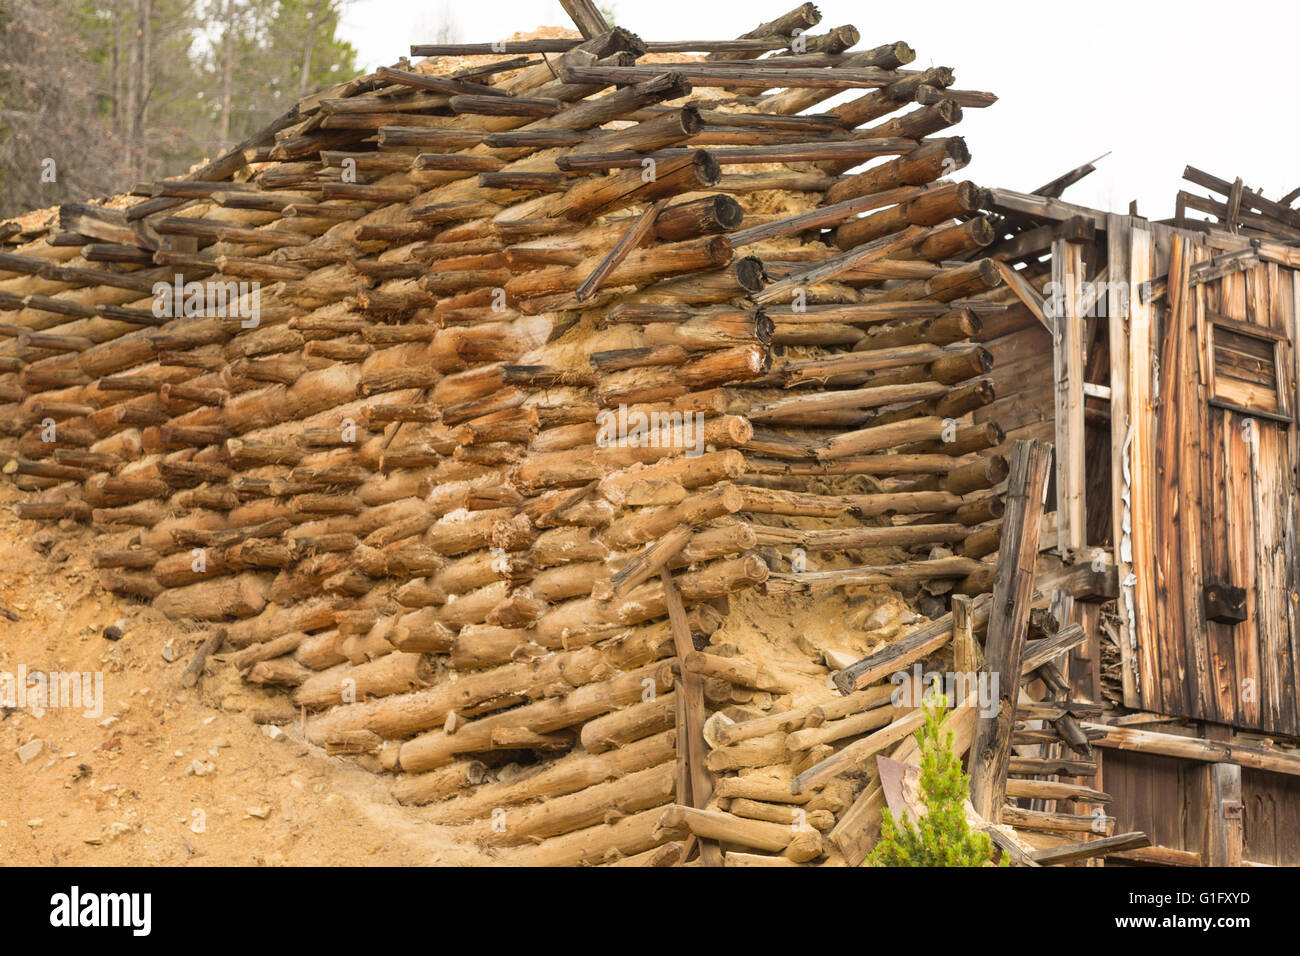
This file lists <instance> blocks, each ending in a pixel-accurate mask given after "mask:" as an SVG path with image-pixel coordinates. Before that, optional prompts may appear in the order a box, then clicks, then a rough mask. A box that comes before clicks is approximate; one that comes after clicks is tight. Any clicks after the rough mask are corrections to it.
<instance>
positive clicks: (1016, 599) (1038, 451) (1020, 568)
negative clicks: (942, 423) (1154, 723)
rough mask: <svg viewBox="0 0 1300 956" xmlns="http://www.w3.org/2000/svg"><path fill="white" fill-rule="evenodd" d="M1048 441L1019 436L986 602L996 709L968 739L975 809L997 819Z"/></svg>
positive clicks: (1035, 559)
mask: <svg viewBox="0 0 1300 956" xmlns="http://www.w3.org/2000/svg"><path fill="white" fill-rule="evenodd" d="M1047 461H1048V452H1047V446H1046V445H1045V444H1043V443H1042V442H1040V441H1038V440H1037V439H1034V440H1032V441H1017V442H1016V443H1015V445H1014V447H1013V450H1012V453H1011V474H1010V476H1009V477H1008V479H1007V494H1006V501H1007V510H1006V514H1005V516H1004V517H1003V519H1002V544H1001V547H1000V548H999V551H998V564H997V577H996V579H995V580H996V583H995V584H994V587H993V600H992V602H991V604H990V606H989V623H988V637H987V639H986V640H985V644H984V655H985V660H986V663H985V666H984V671H985V672H986V673H987V674H989V675H990V679H991V680H996V681H997V685H996V686H997V688H998V713H997V714H996V716H993V717H983V716H981V717H980V719H979V721H978V723H977V724H976V726H975V739H974V742H973V743H972V745H971V760H970V762H971V803H972V805H973V806H974V807H975V812H976V813H978V814H979V815H980V816H982V817H983V818H984V819H985V820H988V821H989V822H990V823H998V822H999V821H1000V820H1001V816H1002V805H1003V804H1004V803H1005V802H1006V800H1005V793H1006V781H1007V767H1008V765H1009V763H1010V760H1011V736H1012V730H1013V728H1014V726H1015V719H1016V697H1017V695H1018V694H1019V691H1020V680H1019V677H1020V669H1021V663H1022V660H1023V656H1024V650H1025V640H1026V637H1027V636H1028V632H1029V611H1030V607H1031V605H1032V603H1033V594H1034V574H1035V571H1036V568H1037V564H1038V535H1039V532H1040V530H1041V528H1042V516H1043V497H1044V495H1045V494H1046V492H1047Z"/></svg>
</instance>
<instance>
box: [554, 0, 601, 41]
mask: <svg viewBox="0 0 1300 956" xmlns="http://www.w3.org/2000/svg"><path fill="white" fill-rule="evenodd" d="M560 6H562V7H564V12H565V13H567V14H568V15H569V18H570V19H571V20H572V21H573V22H574V24H575V25H576V26H577V28H578V31H579V32H580V33H581V34H582V38H583V39H584V40H590V39H591V38H592V37H597V36H600V35H601V34H602V33H604V32H605V31H606V30H608V29H609V24H608V23H606V22H605V16H604V14H602V13H601V12H600V8H599V7H597V6H596V4H594V3H593V2H592V0H560Z"/></svg>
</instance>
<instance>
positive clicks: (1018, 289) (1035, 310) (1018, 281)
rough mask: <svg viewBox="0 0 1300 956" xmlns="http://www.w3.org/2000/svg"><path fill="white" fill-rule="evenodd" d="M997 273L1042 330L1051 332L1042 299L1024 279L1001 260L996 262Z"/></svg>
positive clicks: (1050, 323)
mask: <svg viewBox="0 0 1300 956" xmlns="http://www.w3.org/2000/svg"><path fill="white" fill-rule="evenodd" d="M998 272H1000V273H1001V274H1002V281H1003V282H1005V283H1006V284H1007V285H1008V286H1010V287H1011V291H1012V292H1014V293H1015V294H1016V297H1017V298H1018V299H1020V301H1021V302H1023V303H1024V304H1025V308H1027V309H1028V310H1029V312H1030V314H1031V315H1033V317H1034V318H1036V319H1037V320H1038V321H1039V322H1040V323H1042V326H1043V328H1045V329H1047V331H1048V332H1051V331H1053V328H1052V322H1051V320H1049V319H1048V317H1047V308H1046V306H1045V304H1044V302H1043V297H1042V296H1041V295H1039V294H1038V292H1037V291H1036V290H1035V289H1034V287H1033V286H1031V285H1030V284H1029V282H1028V281H1027V280H1026V279H1025V277H1024V276H1023V275H1021V274H1020V272H1019V271H1018V270H1016V269H1015V268H1014V267H1012V266H1009V265H1007V264H1006V263H1005V262H1002V261H1001V260H998Z"/></svg>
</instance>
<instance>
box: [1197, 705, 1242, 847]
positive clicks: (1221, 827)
mask: <svg viewBox="0 0 1300 956" xmlns="http://www.w3.org/2000/svg"><path fill="white" fill-rule="evenodd" d="M1201 732H1202V733H1203V734H1204V735H1205V738H1206V739H1207V740H1217V741H1221V742H1222V743H1225V744H1229V745H1231V743H1232V737H1233V732H1232V730H1230V729H1229V728H1227V727H1224V726H1221V725H1217V724H1201ZM1205 794H1206V797H1207V803H1208V805H1207V806H1206V808H1205V839H1204V841H1203V843H1202V844H1201V845H1202V847H1203V848H1204V849H1203V855H1204V859H1205V865H1206V866H1241V862H1242V853H1243V849H1244V847H1243V843H1244V838H1245V832H1244V828H1243V826H1242V824H1243V822H1244V821H1243V820H1242V801H1241V764H1238V763H1228V762H1226V761H1222V762H1218V763H1211V764H1207V765H1206V767H1205Z"/></svg>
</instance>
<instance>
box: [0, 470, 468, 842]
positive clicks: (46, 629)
mask: <svg viewBox="0 0 1300 956" xmlns="http://www.w3.org/2000/svg"><path fill="white" fill-rule="evenodd" d="M21 497H23V496H22V495H21V493H20V492H17V491H16V490H15V489H14V488H12V486H8V485H6V486H3V487H0V608H4V609H7V610H9V611H11V612H13V613H14V614H16V615H17V616H18V617H19V618H20V620H19V621H17V622H12V621H9V620H7V619H6V618H5V617H4V616H3V614H2V612H0V675H13V676H14V677H15V678H16V677H17V675H18V673H19V668H20V667H24V668H25V669H26V671H27V673H28V674H29V675H30V674H32V673H33V672H41V673H50V672H55V671H57V672H63V673H81V672H91V673H92V674H94V673H98V674H102V679H103V685H102V686H103V694H102V697H103V699H102V702H101V704H102V712H101V713H99V714H98V715H97V716H96V715H93V714H92V716H86V713H87V709H86V708H85V707H81V708H69V707H47V708H44V714H43V716H39V717H38V716H36V715H35V714H34V713H32V712H31V710H30V708H29V709H9V708H4V709H3V711H2V713H3V717H0V776H3V779H4V785H3V787H0V864H4V865H54V864H69V865H96V866H115V865H116V866H122V865H128V866H130V865H136V866H157V865H164V866H186V865H195V866H202V865H218V866H219V865H259V866H261V865H265V866H275V865H330V864H351V865H365V864H375V865H429V864H442V865H466V864H475V863H478V864H482V863H489V862H491V861H490V859H489V858H487V857H485V856H483V855H482V854H480V853H479V852H478V851H477V850H475V849H474V848H473V847H472V846H468V845H466V843H465V841H464V840H463V838H462V837H461V836H460V835H458V834H457V832H456V831H455V830H453V829H448V828H446V827H440V826H436V825H434V824H431V823H427V822H425V821H424V820H422V819H421V818H420V811H419V810H413V809H407V808H404V807H401V806H399V805H398V804H397V803H396V801H395V800H393V798H392V797H391V795H390V794H389V793H388V789H387V787H386V785H385V783H384V781H383V779H382V778H380V777H378V776H376V775H374V774H372V773H369V772H367V771H365V770H362V769H361V768H360V767H358V766H356V765H355V764H353V763H351V762H349V761H347V760H345V759H341V758H337V757H328V756H326V755H325V754H324V752H323V751H322V750H320V749H318V748H316V747H312V746H309V745H306V744H304V743H303V742H302V740H301V737H300V735H299V734H298V732H297V727H296V726H295V723H294V721H293V720H292V715H291V714H290V713H289V711H288V710H287V707H288V705H287V703H286V702H285V701H284V699H283V697H282V695H274V694H270V693H267V692H263V691H262V690H260V689H259V688H254V687H248V686H247V685H244V684H243V683H242V682H241V681H239V680H238V678H237V677H236V676H235V675H233V674H232V673H231V672H230V668H229V667H228V666H225V665H223V664H222V663H221V662H220V661H219V660H218V661H214V662H213V663H210V664H209V666H208V672H207V674H206V676H205V677H204V678H203V680H202V682H201V684H200V686H199V687H198V688H197V689H193V688H191V689H185V688H182V687H181V685H180V683H179V678H180V675H181V672H182V671H183V670H184V669H185V667H186V666H187V665H188V663H189V662H190V661H191V660H192V659H193V655H194V652H195V650H196V649H197V647H198V645H199V644H200V642H201V635H199V634H196V633H193V632H187V631H185V630H183V629H182V628H180V627H179V626H178V625H176V624H174V623H172V622H170V621H168V620H167V619H165V618H163V617H162V616H161V615H159V614H157V613H156V612H155V611H153V609H152V608H150V607H148V606H146V605H143V604H136V603H132V602H130V601H124V600H122V599H120V598H118V597H117V596H115V595H113V594H110V593H107V592H105V591H103V590H101V589H100V587H99V584H98V580H97V573H96V571H95V570H94V569H93V568H92V567H91V565H90V540H91V532H90V531H89V530H88V529H86V528H84V527H80V526H73V527H72V528H70V529H66V530H65V529H55V528H50V527H40V526H38V525H37V524H36V523H34V522H22V521H19V520H18V519H17V518H15V517H14V516H13V513H12V507H11V506H12V504H13V503H14V502H15V501H17V500H20V498H21ZM114 624H117V625H118V626H119V627H120V628H121V630H122V632H123V636H122V637H121V639H120V640H117V641H111V640H108V639H106V638H105V637H104V630H105V628H107V627H109V626H111V625H114ZM165 654H166V656H171V657H172V658H173V660H172V661H171V662H170V663H169V662H168V661H167V660H166V656H165ZM2 679H3V678H0V680H2ZM38 679H39V678H38ZM92 681H93V678H92ZM93 686H94V685H93V683H92V685H91V687H92V688H93ZM15 693H16V692H15ZM91 696H92V698H93V696H94V695H93V694H92V695H91ZM15 702H16V701H15ZM82 703H83V704H85V703H87V702H86V701H82ZM93 709H94V708H93V707H92V708H91V710H93ZM277 715H278V716H277ZM269 716H274V717H276V719H280V720H286V721H287V722H286V723H284V724H283V725H282V726H280V727H279V728H278V730H280V731H282V732H283V734H284V736H282V737H281V738H280V739H278V740H273V739H271V737H269V736H267V733H266V732H265V730H264V728H266V729H269V728H270V727H272V726H275V725H273V724H264V725H259V724H258V723H256V722H255V720H266V719H267V718H268V717H269ZM35 740H39V741H41V745H40V747H39V753H37V754H35V755H34V756H33V755H31V754H30V751H32V750H36V749H37V748H36V747H35V746H29V747H28V748H27V749H26V750H25V751H24V756H27V758H28V759H27V762H25V763H24V762H22V760H21V759H20V757H19V753H18V752H19V748H22V747H24V745H30V744H31V743H32V741H35Z"/></svg>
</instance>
